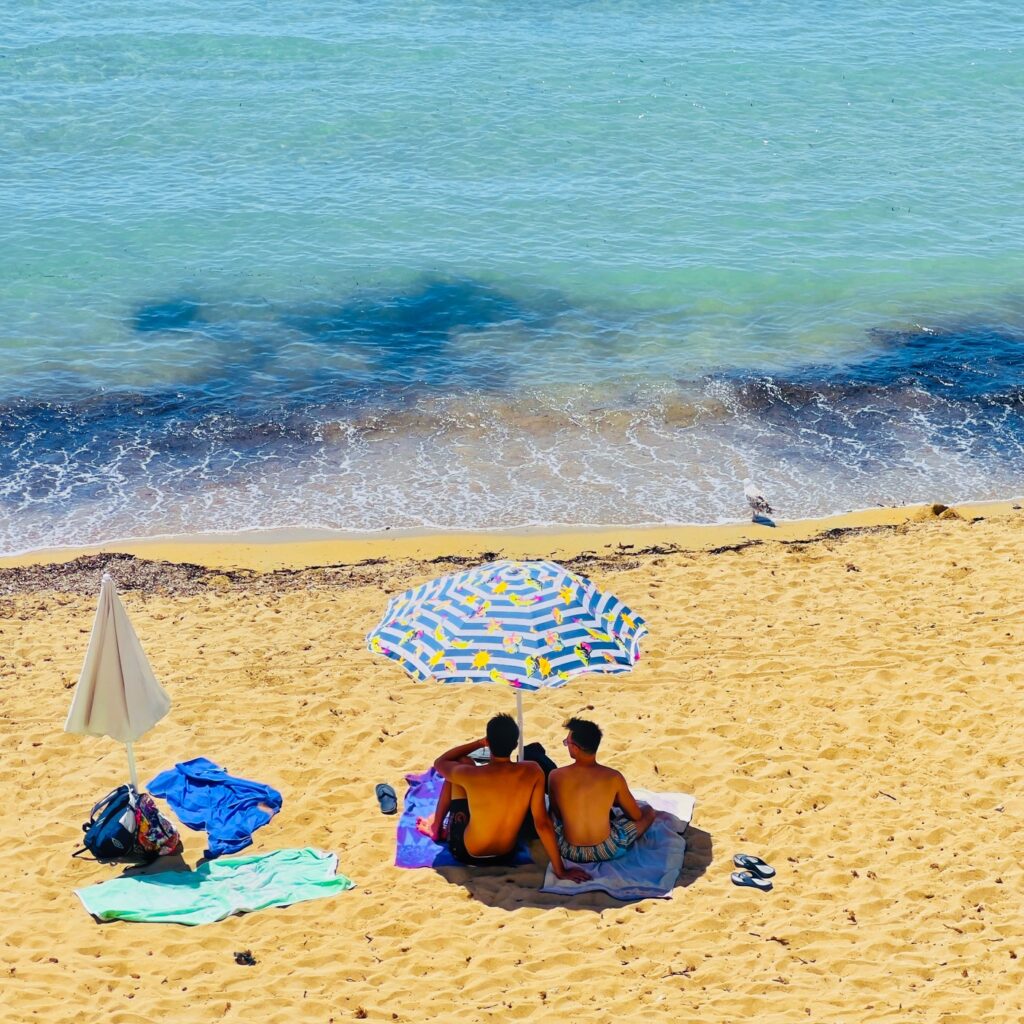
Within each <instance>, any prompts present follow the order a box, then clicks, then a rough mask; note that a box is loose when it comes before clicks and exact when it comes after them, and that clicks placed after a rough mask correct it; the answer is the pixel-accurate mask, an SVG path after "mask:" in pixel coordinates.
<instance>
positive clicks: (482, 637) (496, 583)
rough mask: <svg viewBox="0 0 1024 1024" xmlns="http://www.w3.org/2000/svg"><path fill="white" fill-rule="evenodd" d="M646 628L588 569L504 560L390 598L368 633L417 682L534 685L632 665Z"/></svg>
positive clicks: (522, 687)
mask: <svg viewBox="0 0 1024 1024" xmlns="http://www.w3.org/2000/svg"><path fill="white" fill-rule="evenodd" d="M646 634H647V627H646V625H645V624H644V620H643V619H642V618H640V617H639V616H638V615H635V614H634V613H633V612H632V611H631V610H630V609H629V608H628V607H627V606H626V605H624V604H623V603H622V602H621V601H620V600H619V599H618V598H617V597H615V595H614V594H609V593H602V592H601V591H600V590H598V589H597V587H596V586H595V585H594V584H593V583H592V582H591V581H590V580H588V579H587V578H586V577H585V576H579V575H577V574H576V573H574V572H571V571H570V570H568V569H565V568H563V567H562V566H560V565H557V564H555V563H554V562H526V561H522V562H520V561H508V560H504V561H500V562H490V563H488V564H487V565H481V566H479V567H478V568H475V569H467V570H465V571H463V572H457V573H454V574H453V575H451V576H443V577H441V578H440V579H436V580H432V581H430V582H429V583H424V584H422V585H421V586H419V587H415V588H414V589H412V590H407V591H406V592H405V593H404V594H400V595H398V596H397V597H394V598H392V599H391V601H390V603H389V604H388V608H387V611H386V612H385V613H384V618H383V619H382V621H381V622H380V624H379V625H378V626H377V627H376V628H375V629H373V630H372V631H371V632H370V633H369V634H368V635H367V638H366V639H367V643H368V645H369V648H370V650H371V651H374V652H375V653H377V654H384V655H386V656H387V657H389V658H393V659H394V660H395V661H397V662H399V663H400V664H401V665H402V667H403V668H404V669H405V670H406V671H407V672H408V673H409V674H410V675H412V676H413V677H414V678H416V679H419V680H425V679H429V678H431V677H433V678H435V679H437V680H439V681H441V682H443V683H504V684H506V685H508V686H511V687H513V688H515V689H517V690H539V689H541V688H542V687H548V686H551V687H554V686H564V685H565V683H567V682H568V681H569V680H570V679H571V678H572V677H573V676H576V675H580V674H581V673H584V672H628V671H629V670H630V669H631V668H632V667H633V665H635V664H636V662H637V661H638V660H639V658H640V640H641V639H642V638H643V637H644V636H645V635H646Z"/></svg>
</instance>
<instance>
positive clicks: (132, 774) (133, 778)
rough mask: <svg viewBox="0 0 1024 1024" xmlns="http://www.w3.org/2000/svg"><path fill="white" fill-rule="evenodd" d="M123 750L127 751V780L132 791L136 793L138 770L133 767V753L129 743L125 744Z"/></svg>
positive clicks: (137, 790)
mask: <svg viewBox="0 0 1024 1024" xmlns="http://www.w3.org/2000/svg"><path fill="white" fill-rule="evenodd" d="M124 749H125V750H127V751H128V780H129V781H130V782H131V784H132V789H134V790H135V792H136V793H138V792H139V772H138V769H137V768H136V767H135V751H134V750H132V745H131V744H130V743H126V744H125V745H124Z"/></svg>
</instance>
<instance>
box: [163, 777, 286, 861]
mask: <svg viewBox="0 0 1024 1024" xmlns="http://www.w3.org/2000/svg"><path fill="white" fill-rule="evenodd" d="M149 792H150V793H151V794H152V795H153V796H159V797H163V799H165V800H166V801H167V802H168V803H169V804H170V805H171V810H173V811H174V813H175V814H176V815H177V816H178V819H179V820H180V821H181V823H182V824H183V825H187V826H188V827H189V828H194V829H197V830H199V831H202V830H204V829H205V830H206V834H207V836H209V844H210V845H209V848H208V849H207V850H206V853H205V856H206V857H208V858H209V857H219V856H220V855H221V854H223V853H238V851H239V850H244V849H245V848H246V847H247V846H249V845H250V844H251V843H252V834H253V832H255V831H256V829H258V828H259V827H260V826H261V825H266V823H267V822H268V821H270V819H271V818H272V817H273V816H274V815H275V814H277V812H278V811H279V810H281V803H282V800H281V794H280V793H278V791H277V790H276V789H272V788H271V787H270V786H265V785H263V783H262V782H251V781H250V780H249V779H238V778H235V776H233V775H228V773H227V772H226V771H225V770H224V769H223V768H221V766H220V765H218V764H214V763H213V761H210V760H208V759H207V758H205V757H196V758H193V760H191V761H184V762H182V763H180V764H176V765H175V766H174V767H173V768H170V769H168V770H167V771H165V772H161V773H160V774H159V775H158V776H157V777H156V778H155V779H153V781H152V782H150V784H149Z"/></svg>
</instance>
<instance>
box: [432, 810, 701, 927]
mask: <svg viewBox="0 0 1024 1024" xmlns="http://www.w3.org/2000/svg"><path fill="white" fill-rule="evenodd" d="M684 835H685V837H686V857H685V859H684V860H683V869H682V871H680V873H679V878H678V879H677V880H676V884H675V885H674V886H673V889H672V893H673V895H675V893H676V892H677V891H678V890H680V889H686V888H689V886H691V885H693V883H694V882H696V881H697V879H698V878H700V877H701V875H703V874H704V873H705V872H706V871H707V869H708V867H709V866H710V864H711V862H712V861H713V860H714V847H713V844H712V841H711V835H710V834H709V833H707V832H705V831H704V830H703V829H699V828H695V827H694V826H693V825H690V826H689V827H688V828H687V829H686V832H685V833H684ZM530 852H531V853H532V854H533V856H534V863H533V864H526V865H524V866H523V867H518V868H462V867H445V868H437V869H436V870H437V872H438V874H441V875H443V876H444V877H445V879H447V881H448V882H450V883H451V884H452V885H461V886H462V887H463V888H464V889H465V890H466V891H467V892H468V893H469V895H470V896H472V897H473V899H476V900H479V901H480V902H481V903H485V904H487V906H489V907H498V908H499V909H501V910H518V909H519V908H520V907H538V908H541V909H545V910H552V909H554V908H556V907H563V908H564V909H566V910H590V911H594V912H595V913H598V914H600V913H601V912H602V911H604V910H613V909H614V908H616V907H623V906H626V905H627V904H629V903H638V902H640V901H639V900H625V901H624V900H617V899H614V898H613V897H612V896H609V895H607V894H606V893H603V892H586V893H581V894H580V895H579V896H574V897H568V898H567V897H565V896H562V895H560V894H556V893H546V892H541V891H540V887H541V885H543V884H544V869H545V867H546V866H547V858H546V856H545V855H544V850H543V847H542V846H541V845H540V843H539V842H534V843H532V844H531V846H530Z"/></svg>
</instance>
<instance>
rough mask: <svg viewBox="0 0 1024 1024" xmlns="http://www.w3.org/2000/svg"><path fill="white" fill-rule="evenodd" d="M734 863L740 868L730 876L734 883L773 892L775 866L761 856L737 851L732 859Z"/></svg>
mask: <svg viewBox="0 0 1024 1024" xmlns="http://www.w3.org/2000/svg"><path fill="white" fill-rule="evenodd" d="M732 862H733V864H735V865H736V867H738V868H740V870H739V871H734V872H733V873H732V875H731V876H730V877H731V878H732V884H733V885H739V886H746V887H747V888H749V889H760V890H761V892H771V891H772V888H773V886H772V882H771V880H772V879H773V878H774V877H775V868H773V867H772V866H771V864H767V863H765V862H764V861H763V860H761V858H760V857H755V856H754V855H753V854H752V853H737V854H736V856H735V857H733V859H732Z"/></svg>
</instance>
